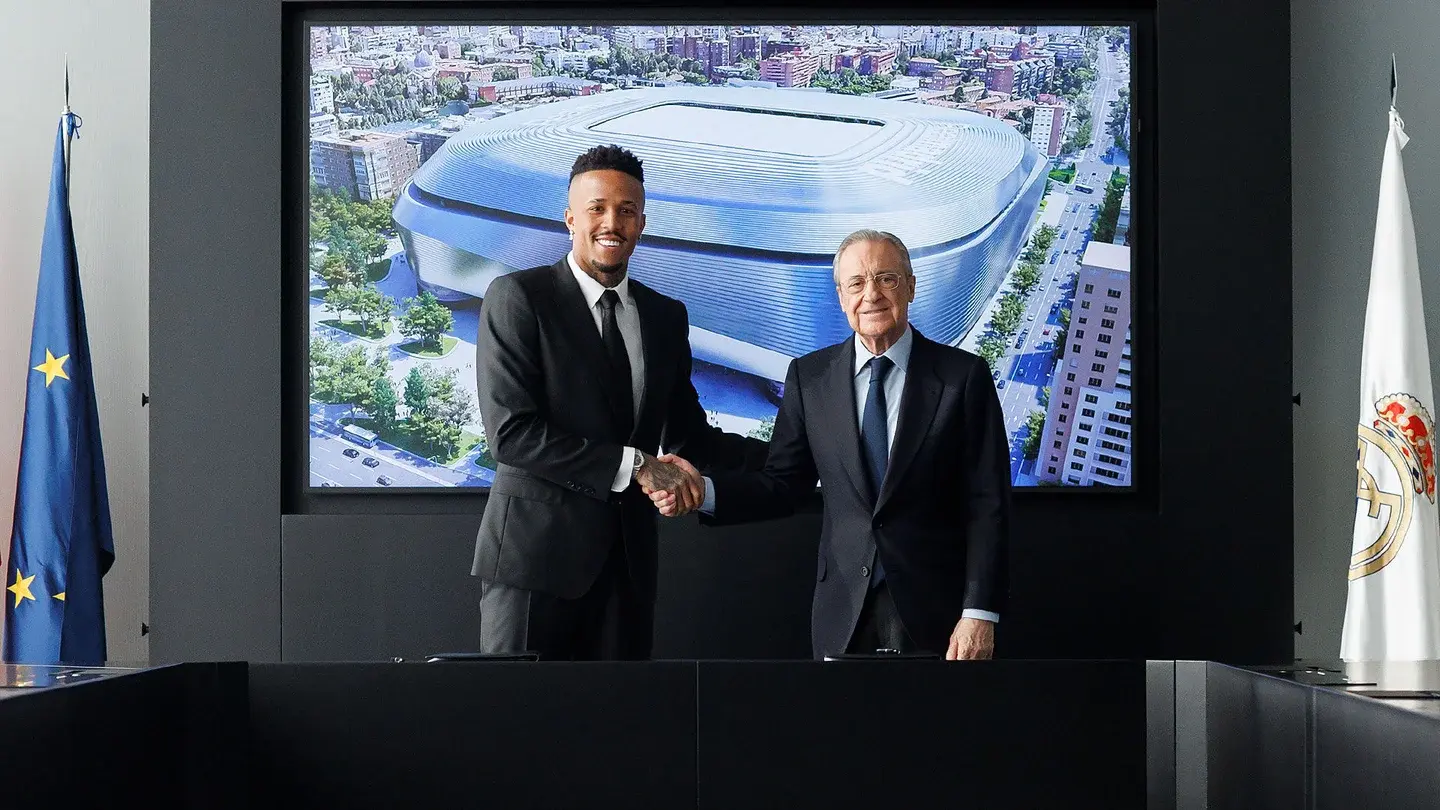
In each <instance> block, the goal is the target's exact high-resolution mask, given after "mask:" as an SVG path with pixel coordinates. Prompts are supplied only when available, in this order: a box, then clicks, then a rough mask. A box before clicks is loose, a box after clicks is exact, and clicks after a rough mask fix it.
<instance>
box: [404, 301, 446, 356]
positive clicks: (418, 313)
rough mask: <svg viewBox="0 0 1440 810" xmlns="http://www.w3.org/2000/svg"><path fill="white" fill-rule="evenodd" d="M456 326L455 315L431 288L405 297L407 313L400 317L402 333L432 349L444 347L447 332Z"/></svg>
mask: <svg viewBox="0 0 1440 810" xmlns="http://www.w3.org/2000/svg"><path fill="white" fill-rule="evenodd" d="M454 328H455V316H454V314H453V313H451V312H450V309H449V308H448V307H446V306H445V305H444V304H442V303H440V302H439V301H437V300H436V299H435V296H434V295H433V294H431V292H430V291H429V290H426V291H424V292H422V293H420V295H419V296H417V297H415V298H407V299H405V314H404V315H402V316H401V317H400V334H402V335H404V336H405V337H407V338H410V339H411V340H418V341H420V344H421V345H422V346H423V347H424V348H426V349H429V350H430V351H436V352H438V351H440V350H441V348H443V345H444V344H443V342H442V339H443V338H444V336H445V333H446V332H449V331H450V330H451V329H454Z"/></svg>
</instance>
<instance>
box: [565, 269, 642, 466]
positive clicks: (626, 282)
mask: <svg viewBox="0 0 1440 810" xmlns="http://www.w3.org/2000/svg"><path fill="white" fill-rule="evenodd" d="M565 263H566V264H568V265H570V272H571V273H573V274H574V275H575V281H576V282H577V283H579V285H580V293H581V294H582V295H584V296H585V306H587V307H589V308H590V314H591V315H592V316H593V317H594V318H595V331H596V332H598V333H600V334H602V335H603V334H604V323H605V322H604V314H603V312H602V310H601V309H600V296H601V295H604V294H605V290H606V289H609V288H607V287H606V286H605V285H604V284H601V283H600V282H598V281H596V280H595V279H593V278H591V277H590V276H589V275H587V274H586V273H585V271H584V270H581V269H580V265H578V264H576V263H575V254H574V253H573V252H571V253H567V254H565ZM614 290H615V294H616V295H618V296H620V303H619V304H616V305H615V322H616V323H617V324H618V325H619V326H620V336H621V337H622V338H624V339H625V353H626V354H627V355H629V356H630V391H631V395H632V396H631V402H633V403H634V405H635V414H634V416H635V420H636V421H637V422H638V421H639V420H640V405H641V400H642V398H643V397H644V396H645V352H644V351H643V349H642V348H641V346H640V313H639V312H637V311H636V310H635V299H634V298H633V297H631V295H630V277H629V276H628V275H627V276H625V277H624V278H622V279H620V283H619V284H616V285H615V287H614ZM624 453H625V455H624V458H622V459H620V467H619V468H618V469H617V470H616V471H615V480H614V481H613V482H611V484H610V489H611V491H613V492H621V491H623V490H624V489H625V488H626V487H628V486H630V476H631V475H632V471H633V470H634V469H635V448H633V447H626V448H625V451H624Z"/></svg>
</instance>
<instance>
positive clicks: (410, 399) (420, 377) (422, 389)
mask: <svg viewBox="0 0 1440 810" xmlns="http://www.w3.org/2000/svg"><path fill="white" fill-rule="evenodd" d="M405 407H406V408H409V409H410V414H411V418H412V419H413V418H414V415H415V414H421V413H424V412H425V411H426V410H427V409H428V408H429V407H430V381H429V380H428V379H426V378H425V375H424V374H422V373H421V372H420V366H412V367H411V368H410V373H409V374H407V375H405Z"/></svg>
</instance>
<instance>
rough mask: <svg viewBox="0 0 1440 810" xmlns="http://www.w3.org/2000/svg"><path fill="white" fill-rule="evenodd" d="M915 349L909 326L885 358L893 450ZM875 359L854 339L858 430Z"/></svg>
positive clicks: (994, 617)
mask: <svg viewBox="0 0 1440 810" xmlns="http://www.w3.org/2000/svg"><path fill="white" fill-rule="evenodd" d="M914 345H915V331H914V330H913V329H911V328H910V327H909V326H906V327H905V334H903V335H901V336H900V339H899V340H897V341H895V343H894V345H892V346H891V347H890V348H888V349H886V350H885V352H884V354H883V356H884V357H888V358H890V362H891V363H894V365H895V367H894V368H892V369H890V374H889V376H887V377H886V378H885V423H886V425H885V427H886V431H885V432H886V446H887V447H889V448H892V449H893V448H894V446H895V432H896V429H897V428H898V427H899V425H900V395H901V394H902V393H904V391H905V377H906V372H907V371H908V370H909V367H910V347H912V346H914ZM874 357H875V355H874V354H873V353H872V352H871V351H870V349H868V348H866V346H865V342H864V341H862V340H861V339H860V335H858V334H857V335H855V371H854V373H855V415H856V417H857V421H856V429H857V435H858V430H859V429H860V428H861V427H862V426H863V423H864V419H865V402H866V400H867V399H868V398H869V396H870V366H869V363H870V361H871V360H872V359H873V358H874ZM700 511H702V512H705V513H707V514H714V512H715V488H714V487H713V486H711V484H710V479H709V478H708V477H707V478H706V479H705V500H704V502H703V503H701V504H700ZM960 616H961V618H965V619H984V620H985V621H988V622H998V621H1000V614H998V613H994V612H992V611H989V610H975V609H974V608H967V609H965V610H964V611H962V612H961V613H960Z"/></svg>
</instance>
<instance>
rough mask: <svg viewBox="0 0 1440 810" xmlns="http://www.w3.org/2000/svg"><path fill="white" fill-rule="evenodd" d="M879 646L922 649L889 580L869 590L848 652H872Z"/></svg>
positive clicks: (895, 648) (882, 647) (898, 648)
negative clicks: (912, 635) (898, 607)
mask: <svg viewBox="0 0 1440 810" xmlns="http://www.w3.org/2000/svg"><path fill="white" fill-rule="evenodd" d="M876 650H895V651H897V652H902V653H915V652H922V650H920V649H919V648H918V647H916V646H915V642H914V641H912V640H911V639H910V634H909V633H907V632H905V625H904V624H903V623H901V621H900V613H899V611H897V610H895V600H894V599H893V598H891V596H890V583H889V582H882V583H880V584H879V585H877V586H875V587H873V588H870V589H869V590H868V591H867V592H866V594H865V604H864V606H862V607H861V608H860V619H859V620H858V621H857V622H856V623H855V633H854V634H853V635H851V636H850V646H849V647H848V648H847V649H846V650H845V652H847V653H853V654H860V655H869V654H871V653H873V652H875V651H876ZM926 652H928V651H926Z"/></svg>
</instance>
